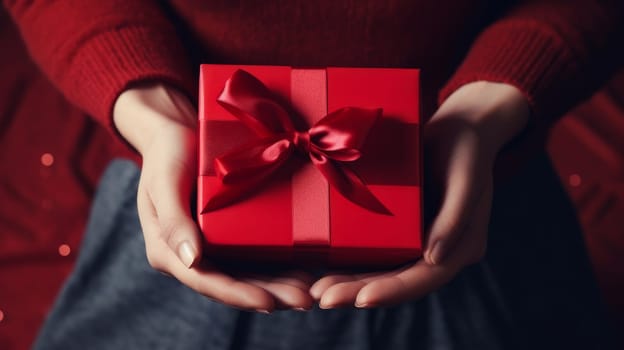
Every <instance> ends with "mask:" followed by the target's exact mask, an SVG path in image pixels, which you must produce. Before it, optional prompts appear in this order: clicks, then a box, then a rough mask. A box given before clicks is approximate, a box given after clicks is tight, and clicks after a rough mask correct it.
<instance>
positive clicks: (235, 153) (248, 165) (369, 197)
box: [202, 69, 391, 215]
mask: <svg viewBox="0 0 624 350" xmlns="http://www.w3.org/2000/svg"><path fill="white" fill-rule="evenodd" d="M217 102H218V103H219V104H220V105H221V106H223V107H224V108H225V109H227V110H228V111H229V112H230V113H232V115H234V116H235V117H236V118H238V119H239V120H240V121H241V122H243V124H245V125H246V126H247V127H248V128H250V129H251V130H253V131H254V132H255V133H256V135H258V136H259V139H257V140H254V141H252V142H251V143H249V144H246V145H243V146H242V147H240V148H237V149H234V150H232V151H230V152H228V153H226V154H224V155H221V156H219V157H217V158H215V160H214V164H215V167H214V168H215V172H216V174H217V177H218V178H219V179H220V180H221V186H220V187H219V188H218V189H217V191H216V193H215V194H214V195H213V196H212V197H211V198H210V200H209V201H208V203H207V204H206V207H204V209H203V210H202V214H203V213H206V212H209V211H212V210H215V209H217V208H220V207H223V206H224V205H226V204H228V203H231V202H233V201H235V200H237V199H239V198H240V197H241V196H243V195H245V194H246V193H248V192H249V191H251V190H252V189H253V188H255V187H256V186H258V185H259V184H260V183H261V182H263V181H264V180H266V179H267V178H268V177H269V175H271V174H272V173H273V172H275V171H276V170H277V169H279V168H280V167H281V166H283V165H284V163H285V162H286V161H287V160H288V159H289V158H290V156H291V155H292V154H293V153H294V152H295V150H298V151H300V152H303V153H305V154H307V155H309V157H310V159H311V161H312V163H313V164H314V165H315V166H316V168H317V169H318V170H320V172H321V173H322V174H323V176H324V177H325V178H326V179H327V181H328V182H329V184H330V185H331V186H333V187H334V188H336V189H337V190H338V192H340V194H342V195H343V196H344V197H345V198H347V199H348V200H350V201H351V202H353V203H355V204H357V205H359V206H362V207H364V208H366V209H368V210H371V211H373V212H377V213H380V214H386V215H391V213H390V211H389V210H388V209H387V208H386V207H385V206H384V205H383V204H382V203H381V202H380V201H379V200H378V199H377V198H376V197H375V195H373V193H372V192H371V191H370V190H369V189H368V187H366V184H364V182H363V181H362V179H361V178H360V177H359V176H358V175H357V174H356V173H355V172H354V171H353V170H350V169H349V168H347V167H346V166H345V164H344V162H352V161H355V160H357V159H359V158H360V156H361V153H360V148H361V147H362V145H363V144H364V140H365V139H366V136H367V135H368V132H369V130H370V129H371V127H372V126H373V124H374V123H375V121H376V120H377V118H379V117H380V116H381V112H382V110H381V109H364V108H356V107H345V108H341V109H338V110H336V111H334V112H331V113H329V114H327V115H326V116H325V117H323V118H322V119H321V120H319V121H318V122H317V123H316V124H314V125H313V126H312V127H311V128H310V129H309V130H307V131H304V132H300V131H297V130H296V129H295V128H294V126H293V124H292V122H291V120H290V114H289V113H288V111H287V109H286V108H284V107H283V106H282V105H281V104H280V102H279V101H278V100H277V99H276V98H275V96H274V95H273V94H272V93H271V91H270V90H269V89H268V88H267V87H266V86H265V85H264V84H263V83H262V82H261V81H260V80H258V79H257V78H256V77H254V76H253V75H251V74H250V73H248V72H246V71H244V70H240V69H239V70H237V71H236V72H234V74H233V75H232V76H231V77H230V78H229V79H228V80H227V81H226V83H225V87H224V89H223V92H221V95H219V97H218V98H217Z"/></svg>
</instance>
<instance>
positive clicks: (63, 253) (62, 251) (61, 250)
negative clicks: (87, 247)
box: [58, 244, 71, 256]
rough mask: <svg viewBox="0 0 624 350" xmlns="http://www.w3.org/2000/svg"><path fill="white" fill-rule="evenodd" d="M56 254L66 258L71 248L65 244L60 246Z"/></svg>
mask: <svg viewBox="0 0 624 350" xmlns="http://www.w3.org/2000/svg"><path fill="white" fill-rule="evenodd" d="M58 253H59V254H60V255H61V256H68V255H69V254H70V253H71V248H70V247H69V246H68V245H67V244H61V245H60V246H59V248H58Z"/></svg>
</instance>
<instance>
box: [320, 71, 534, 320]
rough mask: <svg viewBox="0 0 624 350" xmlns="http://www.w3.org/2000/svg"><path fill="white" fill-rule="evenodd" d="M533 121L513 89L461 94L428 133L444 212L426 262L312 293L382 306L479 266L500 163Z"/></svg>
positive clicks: (326, 283) (465, 89)
mask: <svg viewBox="0 0 624 350" xmlns="http://www.w3.org/2000/svg"><path fill="white" fill-rule="evenodd" d="M528 117H529V107H528V104H527V102H526V99H525V98H524V96H523V95H522V94H521V93H520V92H519V91H518V90H517V89H515V88H514V87H512V86H510V85H506V84H500V83H489V82H475V83H470V84H467V85H464V86H462V87H461V88H459V89H458V90H457V91H455V92H454V93H453V94H452V95H451V96H450V97H449V98H448V99H447V100H446V101H445V102H444V104H443V105H442V106H441V107H440V109H439V110H438V111H437V112H436V114H435V115H434V116H433V117H432V118H431V120H430V121H429V122H428V123H427V125H426V126H425V151H426V158H427V162H426V164H427V165H426V166H427V169H426V170H427V172H426V175H427V176H428V177H430V179H431V181H429V185H430V186H433V187H432V188H433V190H434V192H436V193H434V195H433V197H434V198H438V199H439V205H437V207H439V210H438V212H437V215H436V216H435V218H434V220H433V223H432V224H431V226H430V228H429V230H428V232H427V236H426V238H427V240H426V247H425V250H424V254H423V259H421V260H419V261H417V262H416V263H414V264H412V265H410V266H407V267H403V268H400V269H398V270H395V271H389V272H382V273H379V272H375V273H364V274H329V275H327V276H325V277H323V278H321V279H320V280H318V281H317V282H316V283H315V284H314V285H313V286H312V288H311V289H310V293H311V294H312V296H313V297H314V298H315V299H316V300H319V302H320V306H321V307H322V308H332V307H337V306H347V305H353V304H355V306H357V307H375V306H384V305H390V304H396V303H399V302H402V301H407V300H412V299H417V298H420V297H423V296H425V295H426V294H428V293H430V292H432V291H435V290H436V289H438V288H440V287H441V286H443V285H444V284H445V283H447V282H449V281H450V280H451V279H452V278H453V277H454V276H455V275H456V274H457V273H458V272H459V271H460V270H461V269H462V268H464V267H465V266H467V265H470V264H472V263H475V262H477V261H479V260H480V259H481V258H482V257H483V256H484V254H485V249H486V244H487V229H488V223H489V217H490V207H491V201H492V186H493V181H492V169H493V166H494V161H495V159H496V156H497V154H498V152H499V151H500V149H501V148H502V147H503V146H504V145H505V144H506V143H507V142H509V141H510V140H511V139H512V138H514V137H515V136H516V135H517V134H519V133H520V131H522V130H523V129H524V127H525V125H526V123H527V120H528ZM428 199H429V198H428ZM428 204H430V203H428Z"/></svg>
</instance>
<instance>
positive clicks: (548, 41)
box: [438, 20, 578, 117]
mask: <svg viewBox="0 0 624 350" xmlns="http://www.w3.org/2000/svg"><path fill="white" fill-rule="evenodd" d="M577 67H578V64H577V63H576V60H575V59H574V57H573V53H572V52H571V51H570V49H569V48H568V47H567V46H566V45H565V44H564V42H563V40H562V39H561V37H560V36H559V35H558V34H557V33H556V32H554V31H553V30H550V29H549V28H547V27H545V26H544V25H542V24H539V23H533V22H531V21H527V20H508V21H503V22H498V23H495V24H493V25H492V26H490V27H489V28H488V29H486V31H485V32H483V33H482V34H481V35H480V36H479V37H478V38H477V40H476V41H475V42H474V43H473V45H472V48H471V49H470V51H469V53H468V55H467V56H466V58H465V59H464V61H463V62H462V64H461V65H460V66H459V68H458V69H457V71H456V72H455V73H454V75H453V76H452V77H451V79H450V80H449V81H448V82H447V84H446V85H445V86H444V87H443V89H442V90H441V91H440V94H439V99H438V101H439V103H440V104H441V103H442V102H444V100H446V98H448V97H449V96H450V95H451V94H452V93H453V92H454V91H455V90H457V89H458V88H459V87H461V86H462V85H465V84H467V83H470V82H474V81H479V80H481V81H491V82H498V83H507V84H510V85H512V86H514V87H516V88H517V89H519V90H520V91H521V92H522V93H523V94H524V95H525V97H526V99H527V101H528V103H529V105H530V107H531V109H532V112H533V114H534V115H535V116H543V115H547V116H552V117H556V115H553V114H557V113H562V112H563V111H561V110H558V109H559V107H561V104H560V103H556V102H560V101H559V100H560V99H561V96H562V95H563V94H562V92H561V91H557V88H556V86H555V83H557V80H558V78H559V77H561V76H562V73H564V72H565V74H563V75H566V76H569V73H570V72H571V71H574V70H576V69H577ZM558 86H559V85H558Z"/></svg>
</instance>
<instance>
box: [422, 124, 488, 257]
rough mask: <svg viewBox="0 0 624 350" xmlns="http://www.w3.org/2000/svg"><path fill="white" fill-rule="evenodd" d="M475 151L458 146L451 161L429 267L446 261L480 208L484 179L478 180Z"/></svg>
mask: <svg viewBox="0 0 624 350" xmlns="http://www.w3.org/2000/svg"><path fill="white" fill-rule="evenodd" d="M466 137H468V136H466ZM468 138H469V137H468ZM466 142H476V141H475V140H467V141H466ZM472 149H474V148H473V147H470V146H468V145H465V147H457V149H456V151H455V152H454V154H453V155H452V156H451V158H450V159H449V163H450V166H449V168H448V176H447V179H446V190H445V193H444V198H443V201H442V206H441V208H440V211H439V213H438V215H437V216H436V217H435V219H434V221H433V223H432V225H431V228H430V230H429V235H428V240H427V246H426V249H425V253H424V258H425V261H426V262H427V263H429V264H439V263H441V262H442V261H443V259H444V258H445V256H446V255H447V253H448V251H449V250H451V249H452V248H453V246H454V244H455V242H456V241H457V239H458V238H459V235H460V234H461V233H462V231H463V230H464V229H465V227H466V225H467V223H468V220H469V218H470V217H471V215H472V212H473V210H472V209H473V207H474V206H475V205H476V202H477V199H478V198H477V196H478V195H479V190H480V189H479V188H478V186H475V184H477V183H481V182H482V180H481V179H476V176H475V174H476V172H477V171H476V170H477V169H475V167H476V160H475V159H474V156H473V155H472Z"/></svg>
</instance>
